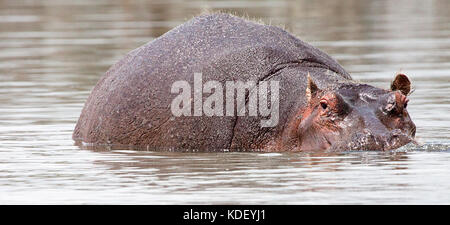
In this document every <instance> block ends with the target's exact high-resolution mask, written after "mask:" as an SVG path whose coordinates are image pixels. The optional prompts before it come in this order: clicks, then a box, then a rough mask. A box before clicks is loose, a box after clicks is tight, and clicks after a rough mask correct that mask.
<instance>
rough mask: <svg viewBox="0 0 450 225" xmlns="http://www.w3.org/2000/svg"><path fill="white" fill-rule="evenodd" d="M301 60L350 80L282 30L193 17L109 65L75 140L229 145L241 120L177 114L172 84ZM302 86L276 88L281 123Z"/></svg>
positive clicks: (264, 76) (259, 73) (253, 76)
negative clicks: (200, 74)
mask: <svg viewBox="0 0 450 225" xmlns="http://www.w3.org/2000/svg"><path fill="white" fill-rule="evenodd" d="M299 66H300V67H305V68H314V69H319V70H320V71H323V70H326V71H332V72H335V73H336V74H338V76H340V77H341V78H342V79H350V76H349V75H348V73H347V72H345V70H344V69H343V68H342V67H341V66H340V65H339V64H338V63H337V62H336V61H335V60H334V59H332V58H331V57H329V56H328V55H327V54H325V53H323V52H321V51H320V50H318V49H317V48H314V47H312V46H310V45H308V44H306V43H304V42H303V41H301V40H299V39H297V38H295V37H294V36H292V35H290V34H289V33H287V32H286V31H284V30H282V29H280V28H277V27H274V26H267V25H261V24H257V23H254V22H250V21H247V20H244V19H241V18H239V17H235V16H231V15H228V14H210V15H203V16H199V17H196V18H194V19H192V20H190V21H188V22H187V23H185V24H182V25H180V26H178V27H176V28H174V29H172V30H171V31H169V32H167V33H166V34H164V35H162V36H161V37H159V38H157V39H155V40H154V41H151V42H149V43H147V44H145V45H143V46H141V47H139V48H138V49H135V50H133V51H131V52H130V53H128V54H127V55H126V56H125V57H124V58H123V59H122V60H120V61H119V62H118V63H116V64H115V65H113V66H112V67H111V68H110V69H109V70H108V71H107V72H106V74H105V75H104V76H103V77H102V78H101V79H100V80H99V82H98V83H97V85H96V86H95V87H94V89H93V90H92V93H91V95H90V96H89V98H88V100H87V102H86V104H85V106H84V109H83V110H82V113H81V116H80V118H79V121H78V123H77V125H76V127H75V131H74V134H73V138H74V140H76V141H83V142H86V143H94V144H121V145H134V146H149V147H151V148H161V149H167V148H187V149H193V148H194V149H206V148H210V149H227V148H230V147H231V146H232V145H233V142H234V141H233V140H234V139H235V137H236V132H240V133H239V135H240V136H241V137H245V130H243V129H240V122H239V118H238V117H237V116H224V117H207V116H190V117H189V116H181V117H175V116H174V115H172V112H171V109H170V106H171V102H172V100H173V99H174V98H175V97H176V94H171V87H172V84H173V83H174V82H175V81H179V80H185V81H187V82H188V83H189V84H191V87H193V86H194V85H193V83H194V73H202V77H203V82H206V81H208V80H217V81H220V82H225V81H236V80H240V81H244V82H245V81H247V80H255V81H256V82H259V81H263V80H269V79H273V77H277V76H278V75H279V74H280V71H282V70H284V69H287V70H289V69H291V68H293V67H299ZM317 71H318V70H317ZM280 77H282V76H280ZM287 77H289V78H288V79H290V80H294V81H292V82H291V81H290V82H289V83H290V85H292V84H296V83H299V82H300V80H302V81H303V79H304V77H301V76H299V77H298V78H297V77H296V76H295V75H292V73H291V75H289V76H287ZM280 79H281V78H280ZM286 79H287V78H285V80H284V82H287V80H286ZM281 85H283V82H282V83H281ZM301 90H302V88H297V89H296V88H285V89H283V88H281V90H280V99H283V96H284V97H285V98H288V99H287V101H286V103H280V104H281V105H280V124H281V126H282V125H283V124H282V123H283V121H285V120H286V116H283V115H285V114H287V112H288V111H289V107H293V105H295V104H294V103H293V101H295V99H293V98H292V97H289V96H292V95H294V96H295V95H296V94H298V95H300V92H301ZM203 97H204V98H205V97H207V96H203ZM283 104H284V105H283ZM244 127H245V126H244ZM261 129H263V128H261ZM267 129H269V130H270V129H272V130H273V129H274V128H267ZM258 132H259V131H258ZM261 133H263V134H267V133H270V132H268V131H261ZM251 139H252V138H250V139H249V140H251ZM253 139H254V138H253ZM237 147H239V146H237Z"/></svg>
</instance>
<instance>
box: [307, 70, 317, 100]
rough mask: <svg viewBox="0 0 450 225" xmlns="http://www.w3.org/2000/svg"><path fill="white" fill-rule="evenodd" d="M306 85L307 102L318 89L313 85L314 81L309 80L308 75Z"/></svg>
mask: <svg viewBox="0 0 450 225" xmlns="http://www.w3.org/2000/svg"><path fill="white" fill-rule="evenodd" d="M307 82H308V83H307V84H306V99H307V101H308V102H309V101H311V98H312V97H314V95H316V93H317V92H318V91H319V88H318V87H317V85H316V84H315V83H314V81H313V80H312V79H311V76H310V75H309V73H308V81H307Z"/></svg>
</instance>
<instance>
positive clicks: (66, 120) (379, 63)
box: [0, 0, 450, 204]
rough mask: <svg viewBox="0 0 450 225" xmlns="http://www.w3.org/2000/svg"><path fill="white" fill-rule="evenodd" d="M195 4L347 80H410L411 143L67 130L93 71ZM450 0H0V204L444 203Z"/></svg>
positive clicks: (449, 121)
mask: <svg viewBox="0 0 450 225" xmlns="http://www.w3.org/2000/svg"><path fill="white" fill-rule="evenodd" d="M203 10H228V11H235V12H237V13H238V14H241V15H247V16H248V17H251V18H261V19H262V20H263V21H265V22H267V23H271V24H284V25H285V27H286V29H288V30H289V31H290V32H292V33H294V34H296V35H297V36H298V37H300V38H301V39H303V40H305V41H307V42H310V43H311V44H313V45H315V46H317V47H319V48H320V49H322V50H324V51H325V52H327V53H329V54H330V55H331V56H333V57H335V58H336V59H337V60H338V61H339V62H340V63H341V64H342V65H343V66H344V68H346V69H347V71H349V72H350V73H351V74H352V76H353V78H354V79H356V80H361V81H362V82H365V83H369V84H371V85H374V86H377V87H383V88H388V87H389V83H390V81H391V79H393V77H394V74H395V73H396V72H397V71H400V70H402V71H403V72H405V73H406V74H408V75H409V77H410V78H411V80H412V83H413V86H414V88H415V92H414V93H413V94H412V95H411V96H410V99H411V101H410V103H409V105H408V108H409V112H410V115H411V117H412V119H413V121H414V122H415V123H416V125H417V139H418V141H419V142H420V143H422V144H423V145H422V146H407V147H403V148H401V149H399V150H397V151H392V152H344V153H316V154H312V153H295V154H294V153H282V154H279V153H173V152H151V151H150V152H138V151H130V150H126V149H123V150H114V151H94V150H86V149H80V148H79V147H78V146H75V145H74V144H73V141H72V140H71V134H72V131H73V128H74V126H75V123H76V121H77V119H78V116H79V114H80V112H81V109H82V107H83V104H84V101H85V100H86V98H87V96H88V95H89V93H90V90H91V88H92V87H93V86H94V85H95V83H96V82H97V80H98V79H99V77H100V76H101V75H102V74H103V73H104V72H105V71H106V70H107V69H108V67H109V66H111V65H112V64H113V63H114V62H116V61H117V60H118V59H120V58H121V57H122V56H123V55H124V54H126V53H127V52H128V51H130V50H132V49H134V48H137V47H138V46H140V45H142V44H144V43H146V42H148V41H151V40H152V39H154V38H156V37H158V36H159V35H161V34H163V33H165V32H166V31H168V30H170V29H171V28H173V27H174V26H176V25H179V24H181V23H182V22H184V21H186V20H187V19H189V18H191V17H192V16H194V15H197V14H199V13H200V12H201V11H203ZM449 11H450V2H449V1H446V0H437V1H419V0H417V1H409V0H408V1H406V0H405V1H360V0H353V1H352V0H342V1H307V0H304V1H189V2H181V1H172V0H164V1H151V2H144V1H140V2H128V1H90V0H81V1H62V0H52V1H36V2H34V1H15V0H3V1H0V105H1V106H0V204H228V203H235V204H397V203H398V204H448V203H449V202H450V181H449V180H450V163H449V162H450V137H449V136H450V113H449V112H450V98H449V94H450V82H449V81H450V14H449V13H448V12H449Z"/></svg>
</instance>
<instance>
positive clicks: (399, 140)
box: [342, 129, 415, 151]
mask: <svg viewBox="0 0 450 225" xmlns="http://www.w3.org/2000/svg"><path fill="white" fill-rule="evenodd" d="M414 133H415V132H414ZM413 136H414V135H412V136H411V135H409V134H405V133H403V132H402V131H401V130H400V129H395V130H392V131H390V132H387V133H385V134H373V133H372V132H370V131H369V130H367V129H365V130H364V131H363V132H362V133H356V134H354V135H353V136H352V138H351V141H350V142H346V143H347V146H346V147H347V149H349V150H383V151H388V150H393V149H396V148H399V147H401V146H403V145H406V144H408V143H410V142H415V141H414V138H413ZM342 147H344V146H342ZM344 148H345V147H344Z"/></svg>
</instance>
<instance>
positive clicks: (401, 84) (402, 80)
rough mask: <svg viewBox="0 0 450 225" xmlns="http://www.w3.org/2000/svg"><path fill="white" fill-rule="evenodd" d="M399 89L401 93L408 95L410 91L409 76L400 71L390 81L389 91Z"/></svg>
mask: <svg viewBox="0 0 450 225" xmlns="http://www.w3.org/2000/svg"><path fill="white" fill-rule="evenodd" d="M397 90H399V91H401V92H402V94H404V95H408V94H409V92H410V91H411V82H410V81H409V78H408V77H407V76H406V75H405V74H402V73H399V74H397V76H395V79H394V80H393V81H392V83H391V91H397Z"/></svg>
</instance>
